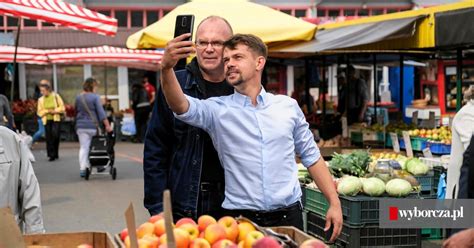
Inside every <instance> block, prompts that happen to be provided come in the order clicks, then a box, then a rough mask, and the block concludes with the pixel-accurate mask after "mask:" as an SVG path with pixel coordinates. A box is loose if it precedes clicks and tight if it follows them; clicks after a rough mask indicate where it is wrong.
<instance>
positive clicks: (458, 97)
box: [456, 48, 462, 111]
mask: <svg viewBox="0 0 474 248" xmlns="http://www.w3.org/2000/svg"><path fill="white" fill-rule="evenodd" d="M461 95H462V48H458V49H457V51H456V111H459V109H461V105H462V104H461V103H462V99H461Z"/></svg>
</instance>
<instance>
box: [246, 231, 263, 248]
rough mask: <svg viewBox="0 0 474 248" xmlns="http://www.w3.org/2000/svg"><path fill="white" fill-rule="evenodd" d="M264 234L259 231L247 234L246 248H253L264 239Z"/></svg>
mask: <svg viewBox="0 0 474 248" xmlns="http://www.w3.org/2000/svg"><path fill="white" fill-rule="evenodd" d="M264 236H265V235H263V233H262V232H259V231H251V232H249V233H248V234H247V236H246V237H245V240H244V248H252V245H253V244H254V243H255V242H257V240H259V239H261V238H263V237H264Z"/></svg>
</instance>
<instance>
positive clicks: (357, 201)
mask: <svg viewBox="0 0 474 248" xmlns="http://www.w3.org/2000/svg"><path fill="white" fill-rule="evenodd" d="M305 190H306V195H305V196H306V201H305V202H306V204H305V210H306V221H307V223H306V229H307V230H306V231H307V233H309V234H311V235H313V236H316V237H319V238H321V239H325V240H326V241H327V240H328V238H329V237H330V233H326V232H324V226H325V216H326V212H327V210H328V208H329V203H328V202H327V200H326V198H325V197H324V195H323V194H322V193H321V192H320V191H319V190H317V189H312V188H305ZM339 199H340V201H341V208H342V216H343V220H344V226H343V228H342V232H341V235H340V236H339V238H338V239H337V240H336V242H335V244H334V245H335V247H384V246H385V247H421V230H420V229H401V228H400V229H398V228H394V229H382V228H379V199H380V198H377V197H368V196H355V197H351V196H339Z"/></svg>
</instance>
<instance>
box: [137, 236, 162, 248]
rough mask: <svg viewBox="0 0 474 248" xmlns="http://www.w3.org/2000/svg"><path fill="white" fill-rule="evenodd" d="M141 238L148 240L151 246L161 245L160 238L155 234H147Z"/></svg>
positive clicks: (151, 247)
mask: <svg viewBox="0 0 474 248" xmlns="http://www.w3.org/2000/svg"><path fill="white" fill-rule="evenodd" d="M141 240H146V241H147V242H148V247H150V248H158V246H159V245H160V239H159V238H158V237H156V236H155V234H146V235H145V236H143V238H141Z"/></svg>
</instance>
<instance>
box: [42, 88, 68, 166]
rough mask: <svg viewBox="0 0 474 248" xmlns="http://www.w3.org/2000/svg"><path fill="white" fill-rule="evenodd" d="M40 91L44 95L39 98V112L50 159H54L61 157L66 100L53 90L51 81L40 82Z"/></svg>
mask: <svg viewBox="0 0 474 248" xmlns="http://www.w3.org/2000/svg"><path fill="white" fill-rule="evenodd" d="M46 81H47V80H46ZM40 91H41V94H42V95H43V96H42V97H40V98H39V99H38V111H37V114H38V116H40V117H41V118H42V121H43V123H44V125H45V132H46V150H47V154H48V158H49V159H48V160H49V161H54V160H56V159H58V158H59V155H58V152H59V140H60V128H61V115H62V114H64V112H65V109H64V102H63V99H62V98H61V96H60V95H59V94H57V93H56V92H53V91H52V90H51V86H50V84H49V82H48V83H43V84H40Z"/></svg>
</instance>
